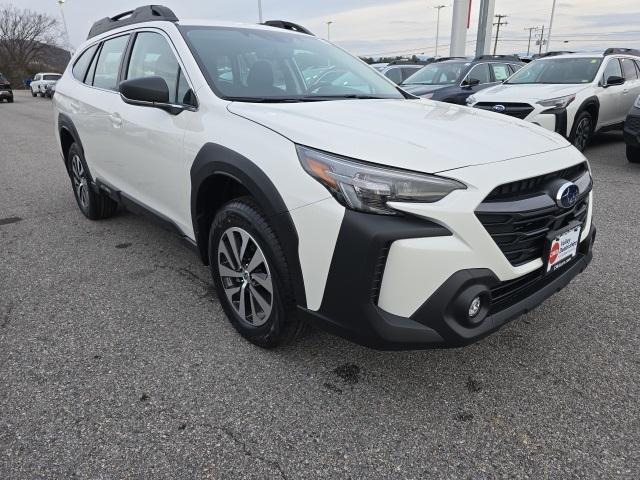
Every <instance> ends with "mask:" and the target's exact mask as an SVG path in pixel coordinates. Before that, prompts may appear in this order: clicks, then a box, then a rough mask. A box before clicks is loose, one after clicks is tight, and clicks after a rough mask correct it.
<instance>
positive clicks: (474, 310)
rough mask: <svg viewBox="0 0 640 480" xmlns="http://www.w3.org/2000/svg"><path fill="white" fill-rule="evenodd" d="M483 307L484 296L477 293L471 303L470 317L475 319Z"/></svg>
mask: <svg viewBox="0 0 640 480" xmlns="http://www.w3.org/2000/svg"><path fill="white" fill-rule="evenodd" d="M481 308H482V298H480V295H477V296H476V297H475V298H474V299H473V300H471V303H470V304H469V318H470V319H473V318H475V317H477V316H478V313H480V309H481Z"/></svg>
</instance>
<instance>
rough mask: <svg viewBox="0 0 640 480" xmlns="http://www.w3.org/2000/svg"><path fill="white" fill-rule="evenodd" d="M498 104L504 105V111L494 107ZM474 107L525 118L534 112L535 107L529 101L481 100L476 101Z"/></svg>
mask: <svg viewBox="0 0 640 480" xmlns="http://www.w3.org/2000/svg"><path fill="white" fill-rule="evenodd" d="M496 105H502V106H504V107H505V110H504V111H503V112H496V111H495V110H494V109H493V107H495V106H496ZM474 107H475V108H479V109H481V110H487V111H490V112H495V113H503V114H504V115H509V116H510V117H516V118H520V119H523V120H524V119H525V118H526V117H527V116H528V115H529V114H530V113H531V112H533V107H532V106H531V105H529V104H528V103H501V102H479V103H476V104H475V105H474Z"/></svg>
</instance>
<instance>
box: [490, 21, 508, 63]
mask: <svg viewBox="0 0 640 480" xmlns="http://www.w3.org/2000/svg"><path fill="white" fill-rule="evenodd" d="M496 18H497V19H498V21H497V22H496V23H494V24H493V26H494V27H495V26H497V27H498V28H497V29H496V43H495V44H494V45H493V54H494V55H495V54H496V51H497V50H498V38H499V37H500V27H501V26H502V25H509V24H508V23H507V22H503V21H502V19H503V18H507V15H500V14H498V15H496Z"/></svg>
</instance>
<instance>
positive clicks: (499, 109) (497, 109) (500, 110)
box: [491, 105, 507, 113]
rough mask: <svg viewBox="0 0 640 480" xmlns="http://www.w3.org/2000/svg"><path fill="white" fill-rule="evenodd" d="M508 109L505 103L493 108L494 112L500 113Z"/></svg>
mask: <svg viewBox="0 0 640 480" xmlns="http://www.w3.org/2000/svg"><path fill="white" fill-rule="evenodd" d="M506 109H507V107H505V106H504V105H494V106H493V107H492V108H491V110H493V111H494V112H498V113H502V112H504V111H505V110H506Z"/></svg>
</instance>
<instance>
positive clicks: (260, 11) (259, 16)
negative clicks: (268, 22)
mask: <svg viewBox="0 0 640 480" xmlns="http://www.w3.org/2000/svg"><path fill="white" fill-rule="evenodd" d="M258 19H259V21H260V23H262V0H258Z"/></svg>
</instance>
